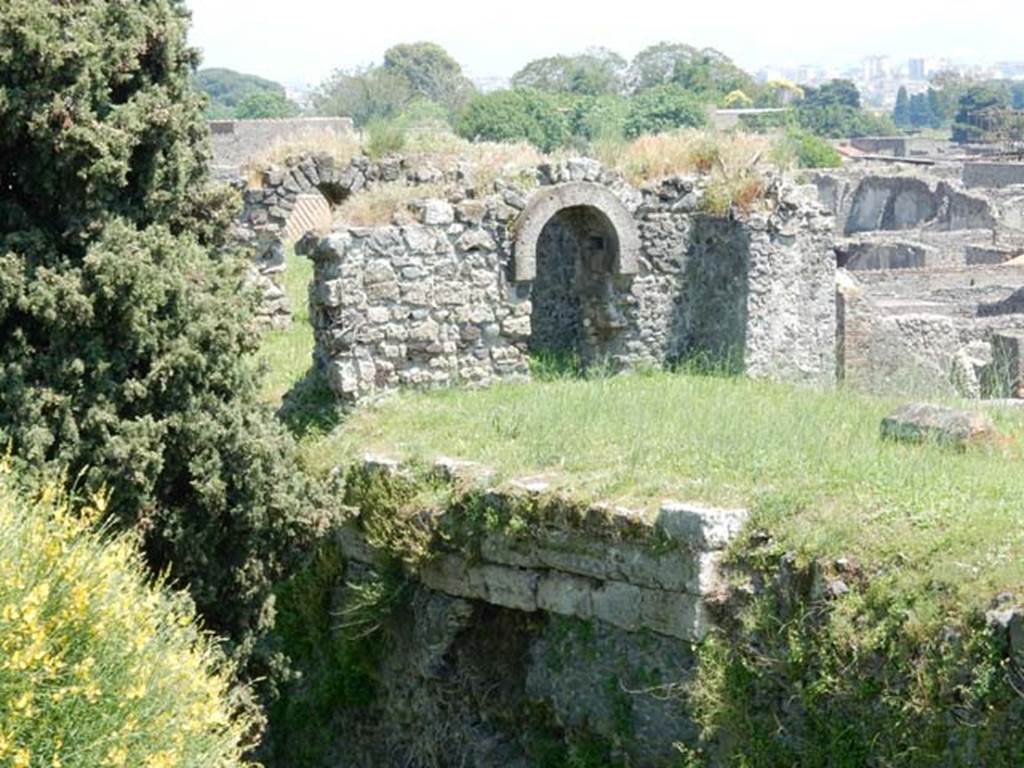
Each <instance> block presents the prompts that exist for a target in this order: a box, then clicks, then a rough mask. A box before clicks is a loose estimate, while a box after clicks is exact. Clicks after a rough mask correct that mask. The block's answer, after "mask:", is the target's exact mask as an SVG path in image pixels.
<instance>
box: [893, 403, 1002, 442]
mask: <svg viewBox="0 0 1024 768" xmlns="http://www.w3.org/2000/svg"><path fill="white" fill-rule="evenodd" d="M995 435H996V428H995V424H993V423H992V419H991V418H990V417H989V416H988V415H987V414H984V413H980V412H978V411H964V410H960V409H958V408H949V407H947V406H942V405H932V404H931V403H908V404H907V405H904V406H902V407H900V408H897V409H896V410H895V411H893V412H892V413H891V414H889V415H888V416H886V417H885V418H884V419H882V437H883V438H888V439H890V440H898V441H902V442H911V443H921V442H925V441H929V440H934V441H935V442H939V443H944V444H948V445H954V446H957V447H965V446H967V445H969V444H972V443H980V442H985V441H987V440H990V439H992V438H993V437H995Z"/></svg>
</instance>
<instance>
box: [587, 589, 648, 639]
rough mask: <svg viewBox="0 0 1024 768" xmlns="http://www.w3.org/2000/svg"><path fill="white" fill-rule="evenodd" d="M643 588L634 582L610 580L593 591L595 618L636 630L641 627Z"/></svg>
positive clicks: (592, 599)
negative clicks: (624, 582)
mask: <svg viewBox="0 0 1024 768" xmlns="http://www.w3.org/2000/svg"><path fill="white" fill-rule="evenodd" d="M642 600H643V590H641V589H640V587H634V586H633V585H632V584H623V583H622V582H618V581H609V582H606V583H604V584H602V585H601V586H600V587H599V588H598V589H595V590H594V591H593V592H592V593H591V601H592V605H593V608H594V618H595V619H600V620H601V621H607V622H608V623H609V624H614V625H615V626H616V627H621V628H622V629H627V630H630V631H635V630H636V629H638V628H639V627H640V616H641V613H640V605H641V602H642Z"/></svg>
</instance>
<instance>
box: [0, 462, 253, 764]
mask: <svg viewBox="0 0 1024 768" xmlns="http://www.w3.org/2000/svg"><path fill="white" fill-rule="evenodd" d="M14 485H15V478H14V477H13V475H12V474H11V471H10V467H9V466H8V463H7V462H0V763H2V764H3V765H8V766H17V767H19V768H28V767H29V766H44V765H45V766H65V768H94V766H147V768H159V767H160V766H167V767H168V768H170V766H211V767H216V768H231V766H242V765H248V763H246V762H245V761H244V760H243V758H242V753H243V751H244V750H245V749H246V748H247V746H248V744H249V739H251V737H252V736H253V733H254V731H255V725H256V723H255V722H254V720H253V716H252V711H251V709H247V708H246V707H245V704H246V701H247V695H246V692H245V691H244V690H241V689H233V688H232V685H233V683H232V679H233V673H232V669H231V665H230V664H229V663H228V661H227V659H225V658H224V656H223V654H222V653H221V651H220V649H219V648H218V647H217V644H216V642H215V640H214V639H213V638H212V637H210V636H209V634H207V633H206V632H205V631H204V630H202V629H201V628H200V626H199V625H198V624H197V622H196V617H195V612H194V608H193V607H192V603H191V601H190V600H189V599H188V597H187V596H186V595H184V594H181V593H175V592H172V591H170V590H169V589H168V588H167V586H166V584H165V583H164V582H162V581H161V582H158V583H156V584H152V583H151V577H150V576H148V575H147V573H146V568H145V565H144V563H143V562H142V561H141V558H140V556H139V553H138V551H137V549H136V547H135V543H134V542H133V541H132V539H131V538H130V537H128V536H126V535H118V536H110V535H103V534H101V533H99V532H98V530H102V527H101V528H99V529H96V528H94V523H95V524H98V525H100V526H102V524H103V518H104V513H105V507H106V498H105V496H102V495H99V496H95V497H93V498H92V499H91V501H89V502H87V503H82V504H72V503H71V501H70V500H69V499H68V497H67V496H65V495H64V492H63V490H61V489H59V488H57V487H55V486H50V485H48V486H44V487H42V488H41V489H40V490H38V491H36V492H32V493H28V492H24V491H22V492H20V493H19V492H17V491H16V490H15V488H14ZM250 704H251V702H250Z"/></svg>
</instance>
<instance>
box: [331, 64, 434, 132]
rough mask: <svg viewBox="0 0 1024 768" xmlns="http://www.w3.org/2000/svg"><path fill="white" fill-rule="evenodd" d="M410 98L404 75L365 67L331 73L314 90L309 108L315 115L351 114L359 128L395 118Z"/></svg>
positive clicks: (347, 115) (411, 96)
mask: <svg viewBox="0 0 1024 768" xmlns="http://www.w3.org/2000/svg"><path fill="white" fill-rule="evenodd" d="M414 100H415V95H414V94H413V92H412V88H411V87H410V85H409V81H408V80H406V78H405V77H403V76H402V75H400V74H398V73H395V72H392V71H388V70H385V69H383V68H381V67H367V68H364V69H355V70H351V71H343V70H338V71H337V72H335V73H334V74H332V75H331V76H330V77H329V78H328V79H327V80H325V81H324V82H323V83H321V84H320V86H319V87H318V88H317V89H316V91H315V92H314V94H313V109H314V111H315V112H316V113H317V114H318V115H330V116H337V117H351V118H352V120H353V121H354V122H355V124H356V125H357V126H359V127H360V128H362V127H364V126H365V125H367V124H368V123H370V122H372V121H374V120H390V119H392V118H395V117H397V116H398V115H400V114H401V113H402V112H403V111H404V110H405V109H406V108H407V107H408V106H409V105H410V104H411V103H412V102H413V101H414Z"/></svg>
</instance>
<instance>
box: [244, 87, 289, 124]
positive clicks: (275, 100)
mask: <svg viewBox="0 0 1024 768" xmlns="http://www.w3.org/2000/svg"><path fill="white" fill-rule="evenodd" d="M297 114H299V108H298V107H297V106H296V105H295V102H293V101H291V100H290V99H288V98H287V97H285V96H282V95H281V94H279V93H268V92H253V93H247V94H246V95H245V96H243V97H242V99H241V101H239V102H238V105H237V106H236V107H235V117H237V118H239V119H252V118H267V117H294V116H295V115H297Z"/></svg>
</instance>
